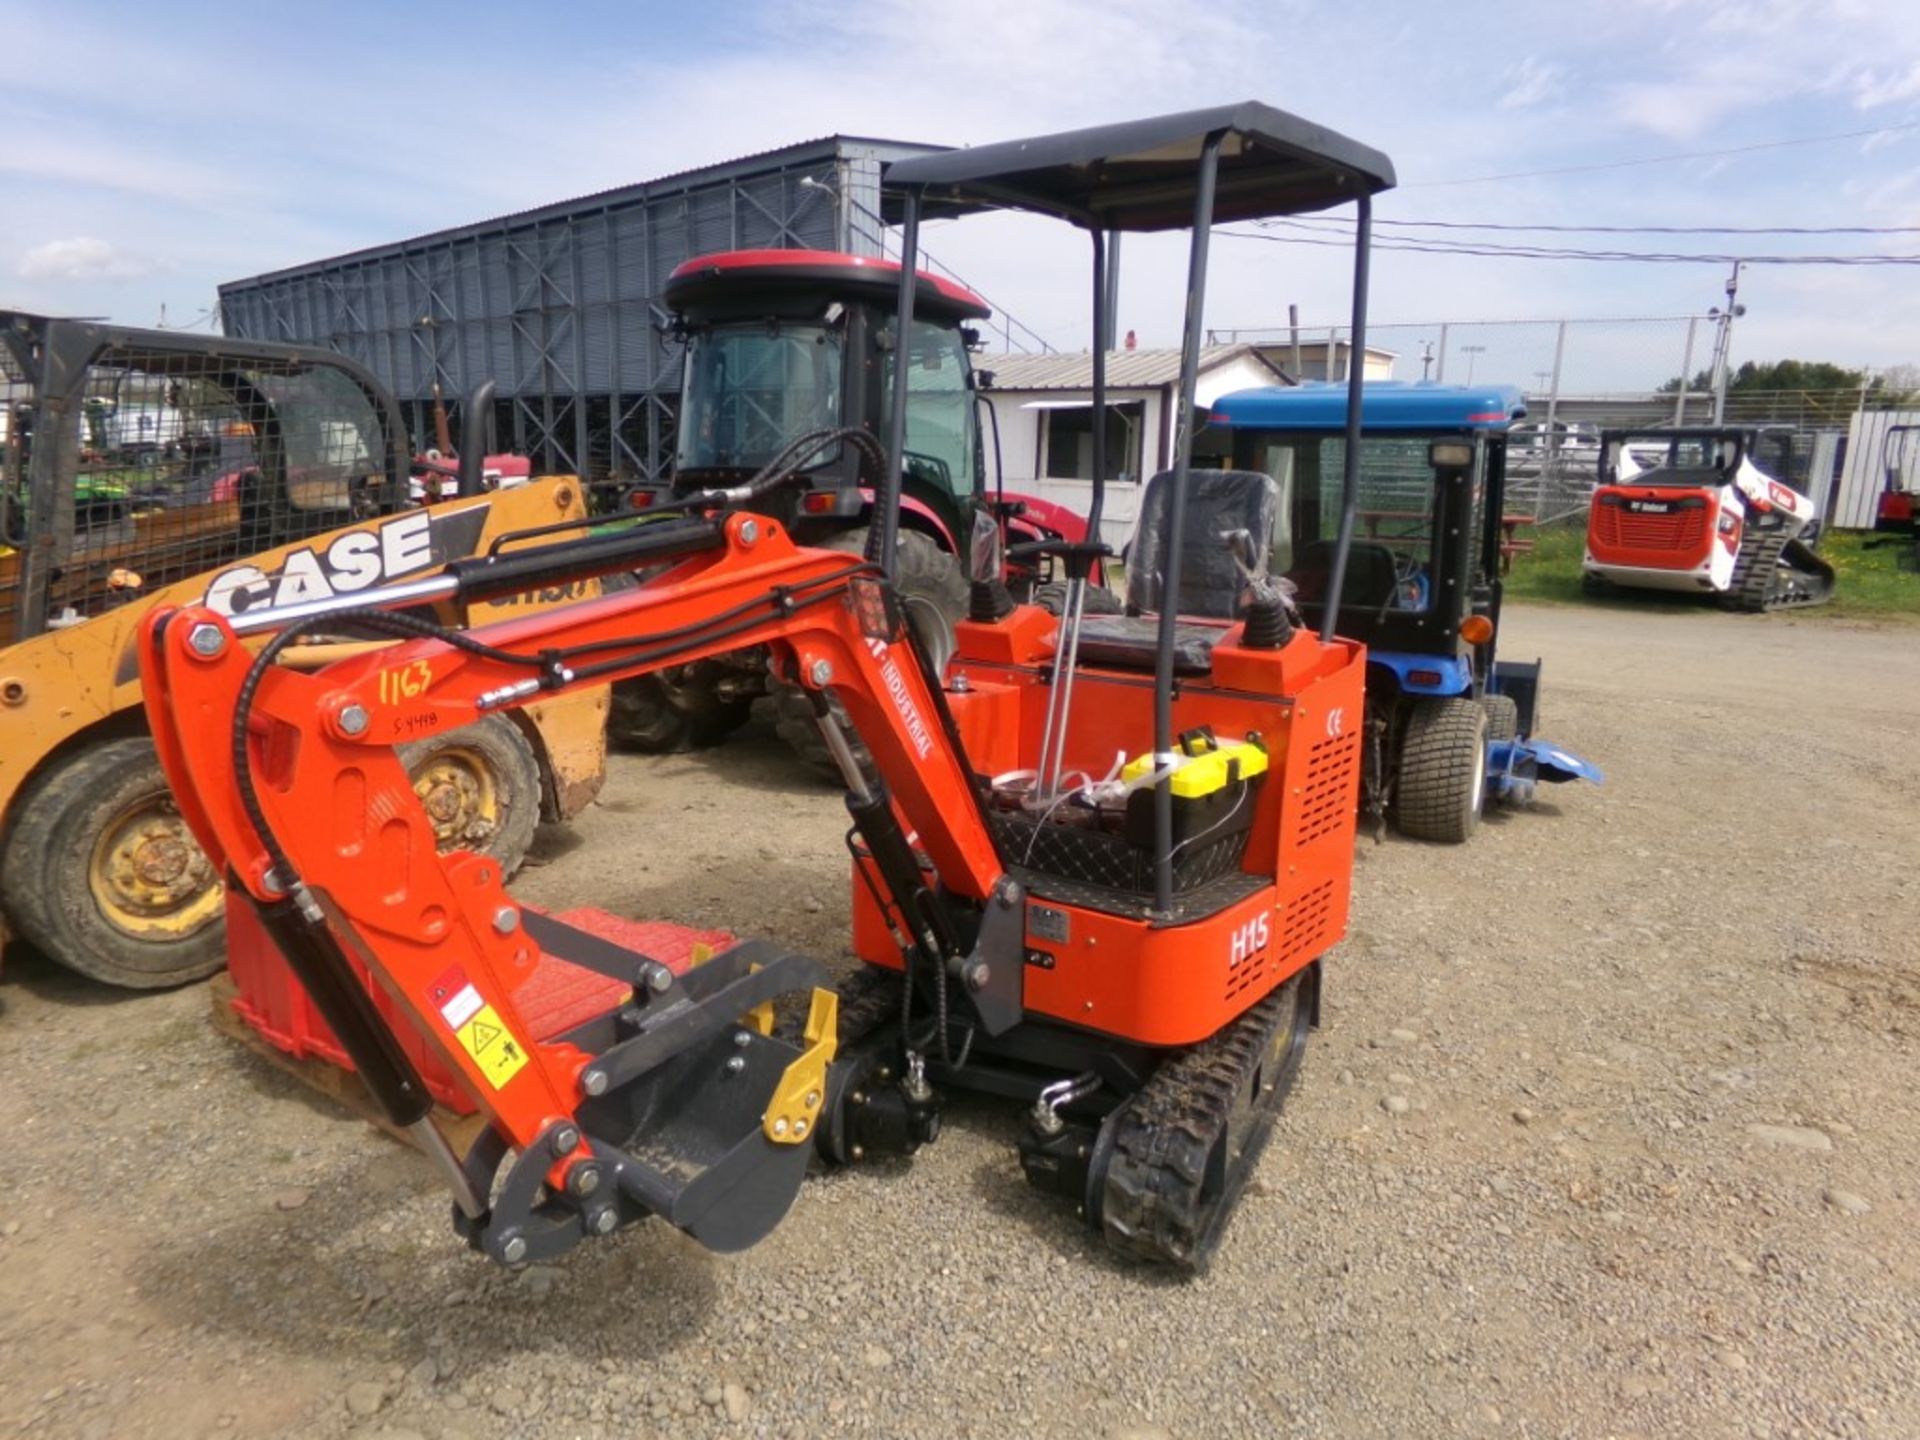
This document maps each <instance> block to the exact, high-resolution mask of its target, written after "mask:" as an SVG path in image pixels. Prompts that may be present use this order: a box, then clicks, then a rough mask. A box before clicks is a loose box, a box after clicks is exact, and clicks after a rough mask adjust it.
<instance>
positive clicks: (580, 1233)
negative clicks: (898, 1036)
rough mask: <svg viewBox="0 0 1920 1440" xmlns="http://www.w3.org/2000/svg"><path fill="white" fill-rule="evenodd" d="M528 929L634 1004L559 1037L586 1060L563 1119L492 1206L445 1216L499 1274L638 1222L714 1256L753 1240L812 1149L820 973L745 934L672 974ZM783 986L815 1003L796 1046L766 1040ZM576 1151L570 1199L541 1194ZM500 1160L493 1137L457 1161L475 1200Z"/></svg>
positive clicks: (828, 999) (831, 1022) (603, 945)
mask: <svg viewBox="0 0 1920 1440" xmlns="http://www.w3.org/2000/svg"><path fill="white" fill-rule="evenodd" d="M525 923H526V926H527V930H528V933H529V935H530V936H532V938H534V939H535V940H537V941H538V942H539V944H540V946H541V948H542V949H543V950H544V951H546V952H547V953H548V954H551V955H556V956H559V957H561V958H563V959H567V960H570V961H572V962H573V963H575V964H578V965H584V966H586V967H587V968H589V969H593V970H598V971H600V972H601V973H603V974H608V975H615V976H618V977H621V978H625V979H629V980H633V981H634V982H635V984H634V997H633V999H632V1001H631V1002H629V1003H628V1004H625V1005H622V1006H620V1007H619V1008H617V1009H615V1010H612V1011H610V1012H608V1013H606V1014H604V1015H601V1016H598V1017H596V1018H595V1019H593V1020H590V1021H588V1022H587V1023H586V1024H584V1025H582V1026H580V1027H578V1028H577V1029H575V1030H573V1031H571V1032H569V1033H568V1034H567V1036H566V1037H565V1039H566V1041H567V1043H569V1044H572V1045H574V1046H576V1047H577V1048H579V1049H580V1050H582V1051H584V1052H586V1053H587V1054H588V1055H589V1056H591V1057H592V1058H591V1059H590V1060H589V1062H588V1064H587V1065H586V1067H585V1068H584V1069H583V1070H582V1071H581V1076H580V1084H581V1089H582V1092H583V1095H582V1099H581V1101H580V1103H579V1106H578V1108H577V1110H576V1111H575V1115H574V1121H573V1122H561V1123H557V1124H556V1125H555V1126H553V1127H551V1129H550V1130H549V1131H548V1133H547V1136H546V1137H545V1138H546V1140H547V1141H548V1142H549V1143H548V1144H547V1145H545V1146H534V1147H530V1148H529V1149H528V1150H527V1151H526V1152H525V1153H523V1154H520V1155H518V1156H515V1157H514V1158H513V1160H512V1162H511V1164H510V1165H509V1167H508V1170H507V1175H506V1179H505V1183H504V1184H503V1185H501V1186H500V1187H499V1192H498V1197H497V1199H496V1200H495V1202H494V1204H493V1207H492V1209H491V1210H490V1211H489V1212H488V1213H487V1214H486V1215H485V1216H482V1217H480V1218H479V1219H477V1220H467V1219H464V1218H463V1217H461V1216H460V1215H458V1214H456V1216H455V1223H456V1225H457V1226H458V1227H459V1228H460V1229H461V1231H462V1232H463V1233H464V1234H466V1236H467V1238H468V1239H469V1241H470V1242H471V1243H472V1244H473V1245H474V1246H475V1247H476V1248H477V1249H480V1250H482V1251H484V1252H485V1253H487V1254H489V1255H492V1256H493V1257H494V1258H495V1259H497V1260H499V1261H501V1262H502V1263H504V1264H508V1265H519V1264H525V1263H527V1262H529V1261H533V1260H539V1259H544V1258H547V1257H550V1256H552V1255H556V1254H558V1253H560V1252H561V1251H563V1250H566V1249H568V1248H569V1247H571V1246H572V1245H574V1244H576V1243H577V1242H578V1241H580V1240H581V1239H584V1238H585V1237H587V1236H589V1235H607V1234H611V1233H613V1232H614V1231H615V1230H618V1229H619V1228H620V1227H621V1226H623V1225H626V1224H630V1223H632V1222H633V1221H636V1220H639V1219H642V1218H644V1217H645V1216H647V1215H658V1216H660V1217H661V1218H662V1219H664V1220H666V1221H667V1222H668V1223H670V1224H672V1225H674V1226H676V1227H677V1228H679V1229H681V1230H684V1231H685V1232H686V1233H687V1234H689V1235H691V1236H693V1238H694V1239H696V1240H698V1241H700V1243H701V1244H703V1245H705V1246H707V1247H708V1248H709V1249H713V1250H719V1251H733V1250H741V1249H745V1248H746V1247H747V1246H749V1245H752V1244H754V1243H755V1242H756V1241H758V1240H760V1239H762V1238H764V1237H765V1236H766V1235H767V1234H768V1233H769V1232H770V1231H771V1230H772V1229H773V1228H774V1226H776V1225H778V1224H779V1223H780V1221H781V1219H782V1218H783V1217H784V1216H785V1215H786V1213H787V1211H788V1209H789V1208H791V1206H792V1204H793V1201H794V1197H795V1196H796V1195H797V1194H798V1193H799V1190H800V1185H801V1182H802V1181H803V1180H804V1179H805V1178H806V1171H807V1158H808V1156H809V1155H810V1154H811V1153H812V1151H813V1140H814V1131H815V1130H816V1129H817V1127H818V1123H819V1115H820V1111H821V1106H822V1103H823V1100H824V1092H825V1076H826V1070H827V1066H828V1064H829V1063H830V1062H831V1061H832V1058H833V1053H834V1046H835V1037H836V1032H837V1025H838V1010H837V1002H836V997H835V996H834V994H833V992H832V991H831V990H828V989H825V988H823V987H824V984H825V981H826V972H825V971H824V970H823V969H822V967H821V966H820V965H819V964H818V962H816V961H814V960H811V959H809V958H807V957H806V956H803V955H796V954H793V953H791V952H788V951H785V950H782V949H781V948H779V947H778V946H775V945H773V944H771V943H769V942H766V941H746V942H743V943H741V944H738V945H735V946H733V947H732V948H731V949H728V950H725V951H722V952H721V953H720V954H718V955H715V956H714V957H713V958H712V959H710V960H708V961H706V962H705V963H704V964H701V965H699V966H697V967H696V968H694V969H692V970H689V971H687V972H686V973H685V974H683V975H674V974H673V973H672V972H671V971H670V970H668V969H667V967H665V966H664V965H661V964H660V963H659V962H657V961H654V960H651V959H649V957H647V956H645V955H641V954H639V953H638V952H636V951H632V950H628V949H625V948H624V947H622V946H619V945H616V944H614V943H612V942H611V941H608V940H605V939H602V938H600V937H598V936H594V935H590V934H588V933H586V932H585V931H581V930H576V929H574V928H573V927H571V926H568V925H566V924H564V923H562V922H560V921H556V920H554V919H553V918H552V917H550V916H538V915H535V914H533V913H532V912H528V913H527V914H526V916H525ZM794 993H799V994H811V996H812V1008H811V1013H810V1016H809V1022H808V1025H807V1028H806V1032H805V1034H804V1035H802V1036H801V1037H799V1038H798V1040H797V1041H796V1040H795V1039H792V1038H778V1037H776V1036H775V1035H773V1034H772V1033H771V1031H772V1013H773V1012H772V1004H773V1002H774V1001H775V1000H776V999H778V998H779V997H781V996H784V995H789V994H794ZM576 1122H577V1123H576ZM581 1144H584V1145H586V1146H587V1147H589V1151H590V1154H591V1156H592V1164H591V1165H590V1166H588V1165H576V1166H574V1167H573V1169H572V1170H571V1171H570V1172H569V1187H568V1188H569V1191H570V1193H566V1194H558V1193H554V1191H553V1190H552V1188H551V1187H549V1186H548V1185H547V1184H546V1177H547V1173H548V1170H549V1168H550V1167H551V1165H552V1164H553V1162H554V1160H555V1159H557V1158H559V1157H561V1156H563V1155H566V1154H569V1153H571V1151H572V1148H573V1147H574V1146H578V1145H581ZM505 1158H506V1155H505V1148H504V1145H503V1143H502V1142H501V1141H500V1139H499V1138H498V1136H497V1135H496V1134H495V1133H494V1132H492V1131H489V1132H487V1133H486V1134H485V1135H483V1136H482V1137H481V1139H480V1141H479V1142H478V1143H477V1144H476V1145H475V1147H474V1150H473V1152H472V1153H471V1154H470V1155H469V1156H468V1157H467V1160H466V1162H465V1168H466V1170H467V1172H468V1174H469V1176H470V1177H471V1178H472V1179H473V1180H474V1181H475V1182H476V1184H477V1185H478V1186H479V1187H480V1188H481V1189H482V1193H485V1192H486V1188H487V1187H488V1186H490V1184H491V1182H492V1180H493V1178H494V1176H495V1174H496V1172H497V1171H498V1169H499V1168H500V1165H501V1162H502V1161H503V1160H504V1159H505ZM583 1173H584V1174H585V1175H586V1176H589V1177H590V1178H586V1179H583V1178H582V1176H583Z"/></svg>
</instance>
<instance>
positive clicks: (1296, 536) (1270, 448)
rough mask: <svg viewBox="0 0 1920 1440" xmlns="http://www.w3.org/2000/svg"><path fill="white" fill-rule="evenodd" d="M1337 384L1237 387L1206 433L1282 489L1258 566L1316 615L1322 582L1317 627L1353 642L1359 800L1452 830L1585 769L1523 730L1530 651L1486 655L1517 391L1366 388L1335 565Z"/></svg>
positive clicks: (1379, 817)
mask: <svg viewBox="0 0 1920 1440" xmlns="http://www.w3.org/2000/svg"><path fill="white" fill-rule="evenodd" d="M1346 393H1347V387H1346V386H1345V385H1339V384H1305V385H1292V386H1271V387H1266V388H1262V389H1257V390H1241V391H1237V392H1235V393H1233V394H1231V395H1225V396H1222V397H1220V398H1219V399H1217V400H1215V401H1214V402H1213V404H1212V406H1211V407H1210V408H1211V411H1212V414H1211V416H1210V418H1209V428H1210V429H1211V430H1213V431H1214V432H1215V438H1216V440H1218V441H1224V442H1225V443H1227V444H1228V445H1230V453H1231V459H1230V461H1229V463H1230V464H1231V465H1232V466H1233V467H1234V469H1235V470H1238V471H1243V472H1245V471H1257V472H1260V473H1262V474H1264V475H1266V476H1269V477H1271V478H1272V480H1273V481H1274V482H1276V483H1277V484H1278V486H1279V488H1280V492H1281V496H1282V500H1281V504H1280V506H1279V520H1278V522H1277V524H1276V525H1275V527H1274V529H1273V532H1272V534H1271V536H1270V543H1271V546H1272V554H1271V557H1270V561H1269V563H1270V566H1271V569H1273V570H1275V571H1280V572H1284V573H1285V574H1286V576H1287V577H1288V578H1289V579H1290V580H1292V581H1293V583H1294V586H1295V588H1296V591H1297V594H1296V601H1297V603H1298V604H1299V606H1300V609H1301V610H1302V611H1303V612H1304V615H1305V617H1306V619H1307V620H1308V621H1309V623H1311V624H1313V625H1314V626H1316V627H1317V626H1319V625H1320V624H1321V623H1322V622H1323V620H1324V618H1325V615H1326V607H1327V605H1328V604H1329V601H1330V592H1331V591H1332V590H1333V589H1334V588H1335V587H1336V586H1337V587H1338V590H1339V596H1338V600H1337V607H1338V608H1337V614H1336V617H1335V625H1334V628H1335V630H1336V631H1337V632H1338V633H1339V634H1341V635H1343V636H1346V637H1348V638H1350V639H1355V640H1360V641H1363V642H1365V644H1366V646H1367V661H1368V663H1367V728H1368V744H1367V749H1366V773H1365V779H1364V782H1363V787H1362V804H1363V806H1364V807H1365V809H1366V811H1367V813H1368V815H1369V816H1370V817H1371V818H1372V819H1373V820H1374V821H1375V823H1376V824H1382V823H1384V822H1385V821H1386V820H1387V819H1388V818H1391V819H1392V820H1393V822H1394V825H1395V827H1396V828H1397V829H1399V830H1400V831H1401V832H1402V833H1403V834H1407V835H1410V836H1414V837H1416V838H1418V839H1425V840H1441V841H1460V840H1465V839H1466V838H1467V836H1468V835H1470V834H1471V833H1472V832H1473V830H1474V828H1475V826H1477V825H1478V823H1479V820H1480V816H1481V813H1482V810H1483V809H1484V806H1485V803H1486V800H1487V799H1488V798H1489V797H1491V798H1493V799H1496V800H1502V801H1507V802H1524V801H1526V800H1528V799H1531V798H1532V795H1533V790H1534V786H1535V784H1536V783H1537V782H1539V781H1564V780H1573V779H1588V780H1593V781H1599V780H1600V779H1601V775H1600V772H1599V771H1598V770H1597V769H1596V768H1595V767H1594V766H1592V765H1591V764H1589V763H1588V762H1586V761H1585V760H1582V759H1580V758H1579V757H1578V756H1575V755H1572V754H1569V753H1568V752H1567V751H1565V750H1563V749H1561V748H1560V747H1559V746H1557V745H1553V744H1550V743H1548V742H1546V741H1542V740H1537V739H1535V738H1533V729H1534V724H1535V721H1536V719H1537V717H1538V713H1539V695H1540V662H1538V661H1537V660H1536V661H1532V662H1515V661H1504V660H1496V659H1495V650H1496V647H1497V644H1498V639H1499V633H1500V592H1501V580H1500V571H1501V556H1502V545H1503V541H1504V539H1505V537H1506V534H1507V531H1508V528H1509V524H1510V522H1509V521H1508V517H1507V516H1506V515H1505V513H1504V508H1503V502H1504V499H1505V492H1506V451H1507V432H1508V431H1509V430H1510V429H1511V428H1512V426H1513V424H1514V422H1515V421H1517V420H1519V419H1521V418H1523V417H1524V416H1525V415H1526V413H1527V411H1526V401H1525V399H1524V397H1523V396H1522V395H1521V393H1520V392H1519V391H1518V390H1516V389H1513V388H1512V387H1510V386H1504V385H1479V386H1471V385H1434V384H1427V383H1424V382H1422V383H1407V382H1396V381H1379V382H1372V383H1369V384H1368V385H1366V387H1365V390H1364V394H1363V399H1362V402H1361V403H1362V409H1361V427H1362V435H1361V453H1360V487H1359V501H1358V506H1357V509H1356V512H1355V520H1354V524H1355V533H1354V535H1353V537H1352V541H1353V543H1352V548H1351V551H1350V552H1349V554H1348V558H1347V565H1346V572H1345V574H1344V576H1341V575H1339V572H1338V571H1337V569H1336V568H1335V566H1334V557H1335V556H1336V554H1337V553H1338V550H1339V543H1338V542H1339V541H1340V539H1341V536H1340V535H1339V523H1340V503H1339V502H1340V483H1341V465H1342V460H1343V457H1344V452H1345V444H1346V438H1345V424H1346V415H1345V410H1346Z"/></svg>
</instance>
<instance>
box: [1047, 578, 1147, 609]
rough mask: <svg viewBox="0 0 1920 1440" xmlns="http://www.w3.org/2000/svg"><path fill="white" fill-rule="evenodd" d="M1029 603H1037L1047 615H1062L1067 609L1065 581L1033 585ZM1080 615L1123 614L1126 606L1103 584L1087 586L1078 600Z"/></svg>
mask: <svg viewBox="0 0 1920 1440" xmlns="http://www.w3.org/2000/svg"><path fill="white" fill-rule="evenodd" d="M1027 603H1028V604H1029V605H1038V606H1039V607H1040V608H1041V609H1042V610H1044V611H1046V612H1047V613H1048V614H1049V615H1064V614H1066V611H1067V582H1066V581H1064V580H1049V581H1048V582H1047V583H1046V584H1044V585H1036V586H1034V587H1033V598H1032V599H1030V600H1029V601H1028V602H1027ZM1080 613H1081V614H1082V615H1124V614H1126V613H1127V607H1126V606H1125V605H1123V604H1121V603H1120V597H1119V596H1118V595H1116V594H1114V593H1113V591H1111V590H1109V589H1107V587H1106V586H1104V585H1089V586H1087V593H1086V598H1085V599H1084V600H1082V601H1081V602H1080Z"/></svg>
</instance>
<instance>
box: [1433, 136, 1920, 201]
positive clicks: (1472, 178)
mask: <svg viewBox="0 0 1920 1440" xmlns="http://www.w3.org/2000/svg"><path fill="white" fill-rule="evenodd" d="M1906 130H1920V120H1909V121H1907V122H1906V123H1905V124H1901V125H1880V126H1876V127H1875V128H1873V129H1871V130H1843V131H1841V132H1840V133H1839V134H1836V135H1802V136H1799V137H1797V138H1795V139H1791V140H1763V141H1761V142H1760V143H1759V144H1756V145H1734V146H1731V147H1729V148H1727V149H1725V150H1691V151H1686V152H1684V153H1682V154H1678V155H1647V156H1643V157H1642V158H1640V159H1637V160H1606V161H1601V162H1599V163H1597V164H1593V165H1561V166H1557V167H1555V168H1553V169H1551V170H1514V171H1509V172H1508V173H1506V174H1503V175H1463V176H1460V177H1458V178H1456V179H1452V180H1410V181H1408V182H1407V183H1406V184H1405V185H1402V186H1401V187H1400V188H1401V189H1402V190H1430V189H1434V188H1436V187H1438V186H1441V185H1490V184H1492V183H1494V182H1495V181H1497V180H1533V179H1536V178H1538V177H1540V176H1543V175H1587V174H1592V173H1593V172H1595V171H1599V170H1626V169H1630V168H1632V167H1633V166H1636V165H1673V164H1678V163H1679V162H1680V161H1683V160H1715V159H1719V158H1720V157H1722V156H1725V155H1751V154H1753V153H1755V152H1756V151H1760V150H1784V149H1786V148H1788V147H1789V146H1794V145H1826V144H1830V143H1832V142H1834V141H1837V140H1864V139H1867V138H1869V137H1871V136H1874V135H1895V134H1899V133H1900V132H1902V131H1906Z"/></svg>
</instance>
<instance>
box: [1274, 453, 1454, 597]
mask: <svg viewBox="0 0 1920 1440" xmlns="http://www.w3.org/2000/svg"><path fill="white" fill-rule="evenodd" d="M1345 454H1346V442H1345V440H1344V439H1340V438H1336V437H1330V436H1328V437H1322V436H1309V435H1299V436H1276V437H1272V438H1267V439H1263V441H1262V443H1261V445H1260V446H1259V447H1258V449H1257V452H1256V463H1257V465H1258V468H1260V469H1262V470H1265V471H1266V472H1267V473H1268V474H1270V475H1273V476H1274V477H1275V478H1276V479H1278V480H1280V481H1281V483H1282V485H1283V487H1284V489H1285V491H1286V493H1287V494H1288V496H1289V497H1290V498H1289V503H1288V506H1287V524H1286V525H1285V526H1284V528H1283V530H1282V531H1281V532H1280V533H1278V534H1276V536H1275V537H1274V540H1275V544H1274V553H1273V556H1272V565H1273V568H1274V569H1275V570H1280V571H1283V572H1284V573H1285V574H1286V575H1287V577H1288V578H1289V579H1291V580H1292V581H1293V582H1294V584H1295V585H1296V586H1297V587H1299V597H1300V600H1301V603H1303V604H1305V605H1319V604H1321V603H1322V602H1324V600H1325V598H1326V590H1327V585H1328V582H1329V580H1330V579H1331V573H1330V572H1331V570H1332V568H1333V555H1334V547H1335V544H1336V541H1337V539H1338V536H1339V530H1340V487H1341V479H1342V469H1343V466H1344V464H1345ZM1433 506H1434V476H1433V470H1432V468H1431V467H1430V466H1429V464H1428V462H1427V439H1426V437H1423V436H1422V437H1409V438H1406V439H1400V438H1396V437H1391V436H1369V437H1367V438H1366V439H1364V440H1362V441H1361V442H1360V494H1359V502H1358V507H1357V515H1356V518H1355V526H1354V536H1353V549H1352V551H1351V552H1350V553H1349V555H1348V558H1347V577H1346V584H1345V586H1344V597H1343V603H1344V606H1345V607H1347V608H1364V609H1367V610H1370V611H1375V612H1379V613H1382V614H1385V613H1390V612H1394V611H1400V612H1417V611H1424V610H1426V609H1427V608H1428V607H1429V605H1430V604H1431V602H1432V588H1433V567H1434V518H1433V516H1434V511H1433Z"/></svg>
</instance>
